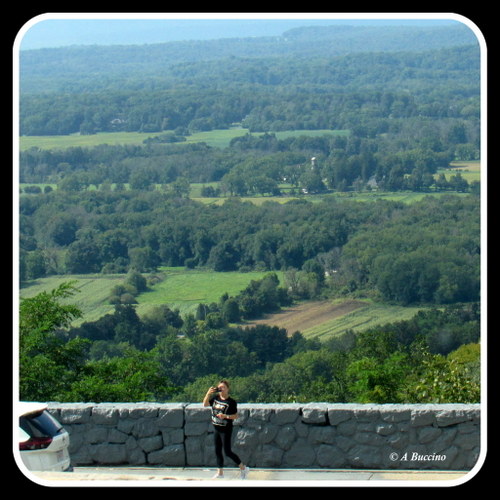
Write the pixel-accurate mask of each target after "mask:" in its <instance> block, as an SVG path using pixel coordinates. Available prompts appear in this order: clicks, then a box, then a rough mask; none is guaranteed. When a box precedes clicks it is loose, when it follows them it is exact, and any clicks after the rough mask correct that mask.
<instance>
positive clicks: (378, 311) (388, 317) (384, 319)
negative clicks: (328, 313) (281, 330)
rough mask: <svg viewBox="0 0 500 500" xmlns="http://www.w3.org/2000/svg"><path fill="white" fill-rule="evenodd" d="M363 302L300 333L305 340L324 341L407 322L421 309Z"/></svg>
mask: <svg viewBox="0 0 500 500" xmlns="http://www.w3.org/2000/svg"><path fill="white" fill-rule="evenodd" d="M364 302H366V305H365V306H362V307H360V308H359V309H356V310H354V311H352V312H349V313H347V314H345V315H343V316H339V317H336V318H333V319H331V320H329V321H325V322H323V323H321V324H318V325H316V326H313V327H311V328H308V329H306V330H304V331H303V332H302V333H303V334H304V336H305V337H307V338H317V339H320V340H324V339H327V338H328V337H332V336H335V335H339V334H341V333H343V332H345V331H346V330H355V331H363V330H366V329H368V328H372V327H374V326H377V325H381V324H386V323H392V322H395V321H403V320H408V319H410V318H412V317H413V316H414V315H415V314H416V313H417V312H418V311H420V310H421V309H422V308H421V307H403V306H395V305H390V304H382V303H375V302H371V301H369V300H366V301H364Z"/></svg>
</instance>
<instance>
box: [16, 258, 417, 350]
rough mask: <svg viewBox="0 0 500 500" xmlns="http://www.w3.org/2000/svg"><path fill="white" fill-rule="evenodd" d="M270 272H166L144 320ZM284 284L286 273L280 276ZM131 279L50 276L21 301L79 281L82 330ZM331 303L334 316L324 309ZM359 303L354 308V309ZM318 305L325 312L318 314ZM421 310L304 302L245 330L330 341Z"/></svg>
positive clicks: (141, 302)
mask: <svg viewBox="0 0 500 500" xmlns="http://www.w3.org/2000/svg"><path fill="white" fill-rule="evenodd" d="M266 273H267V271H266V272H257V271H254V272H248V273H240V272H225V273H221V272H214V271H204V270H194V269H193V270H188V269H185V268H183V267H163V268H161V269H160V270H159V273H156V275H157V276H158V275H161V276H162V278H163V279H162V281H159V282H158V283H156V284H155V285H153V286H151V287H150V289H149V290H148V291H146V292H144V293H141V294H140V295H139V296H138V297H137V302H138V304H137V305H136V308H137V313H138V314H139V316H142V315H144V314H145V313H146V312H148V311H149V310H151V309H152V308H154V307H156V306H159V305H161V304H167V305H168V306H169V307H170V308H171V309H178V310H179V311H180V313H181V315H185V314H186V313H194V312H195V310H196V307H197V306H198V304H199V303H205V304H209V303H212V302H218V301H219V299H220V297H221V296H222V295H223V294H224V293H228V294H229V295H232V296H234V295H237V294H238V293H239V292H240V291H241V290H243V289H244V288H246V286H247V285H248V284H249V283H250V281H251V280H257V279H261V278H262V277H263V276H264V275H265V274H266ZM276 274H277V275H278V278H279V279H280V280H282V279H283V275H282V273H281V272H277V273H276ZM125 277H126V275H125V274H88V275H65V276H50V277H46V278H40V279H37V280H33V281H31V282H27V283H24V284H23V286H22V287H21V289H20V297H21V298H28V297H32V296H34V295H36V294H38V293H40V292H43V291H46V292H49V291H51V290H53V289H54V288H56V287H57V286H59V285H60V284H61V283H63V282H66V281H69V280H75V281H76V284H75V286H76V288H77V289H78V292H77V293H76V294H75V295H73V297H70V298H68V299H65V301H64V302H67V303H72V304H76V305H78V307H80V309H81V310H82V312H83V317H82V318H81V319H79V320H76V321H75V322H74V326H77V325H79V324H81V323H83V322H85V321H96V320H97V319H99V318H100V317H101V316H103V315H105V314H110V313H113V311H114V306H113V305H111V304H110V303H109V302H108V298H109V296H110V294H111V290H112V288H113V287H114V286H115V285H117V284H119V283H121V282H123V281H124V279H125ZM326 302H328V303H329V306H330V307H329V309H328V311H326V310H325V308H324V305H325V304H326ZM354 303H355V305H354V307H353V304H354ZM318 304H320V305H321V309H318ZM420 309H421V308H418V307H402V306H393V305H388V304H381V303H375V302H373V301H371V300H368V299H356V300H352V299H336V300H334V301H331V300H330V301H323V302H318V301H311V302H301V303H300V304H298V305H294V306H292V307H291V308H287V309H284V310H283V311H281V312H279V313H276V314H272V315H268V316H266V317H265V318H263V319H260V320H257V321H253V322H245V323H243V324H244V325H248V326H251V325H252V324H257V323H265V324H270V325H276V326H279V327H282V328H286V329H287V330H288V333H289V334H290V335H291V334H293V333H294V332H295V331H297V330H299V331H301V333H302V334H303V335H304V336H305V337H308V338H318V339H320V340H326V339H328V338H329V337H331V336H336V335H339V334H341V333H342V332H344V331H345V330H349V329H352V330H355V331H361V330H365V329H367V328H370V327H373V326H376V325H378V324H384V323H389V322H393V321H401V320H405V319H409V318H411V317H412V316H413V315H414V314H415V313H416V312H418V311H419V310H420Z"/></svg>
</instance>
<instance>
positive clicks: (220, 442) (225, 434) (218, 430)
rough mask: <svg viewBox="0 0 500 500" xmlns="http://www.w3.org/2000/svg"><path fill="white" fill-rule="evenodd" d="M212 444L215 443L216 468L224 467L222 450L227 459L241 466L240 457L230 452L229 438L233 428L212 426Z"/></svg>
mask: <svg viewBox="0 0 500 500" xmlns="http://www.w3.org/2000/svg"><path fill="white" fill-rule="evenodd" d="M213 427H214V443H215V455H216V456H217V467H218V468H219V469H222V467H224V457H223V456H222V448H224V453H225V454H226V456H227V457H229V458H230V459H231V460H233V462H234V463H235V464H236V465H240V464H241V460H240V457H239V456H238V455H236V453H234V452H233V451H232V450H231V436H232V434H233V426H232V425H231V426H227V427H222V426H220V425H214V426H213Z"/></svg>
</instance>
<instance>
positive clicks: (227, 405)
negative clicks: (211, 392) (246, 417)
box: [210, 396, 238, 427]
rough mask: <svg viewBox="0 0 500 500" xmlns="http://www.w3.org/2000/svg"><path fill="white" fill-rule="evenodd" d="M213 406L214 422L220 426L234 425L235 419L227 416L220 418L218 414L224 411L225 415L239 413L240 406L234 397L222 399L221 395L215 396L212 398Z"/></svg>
mask: <svg viewBox="0 0 500 500" xmlns="http://www.w3.org/2000/svg"><path fill="white" fill-rule="evenodd" d="M210 406H211V407H212V423H213V424H214V425H217V426H220V427H232V426H233V420H232V419H226V418H219V417H217V414H219V413H223V414H224V415H234V414H235V413H238V406H237V404H236V401H235V400H234V399H233V398H227V399H222V398H221V397H220V396H215V397H214V398H212V399H211V400H210Z"/></svg>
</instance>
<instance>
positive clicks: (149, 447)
mask: <svg viewBox="0 0 500 500" xmlns="http://www.w3.org/2000/svg"><path fill="white" fill-rule="evenodd" d="M137 443H138V444H139V446H140V447H141V448H142V449H143V450H144V451H145V452H146V453H149V452H150V451H154V450H159V449H160V448H161V447H162V446H163V438H162V437H161V435H159V436H152V437H147V438H142V439H138V440H137Z"/></svg>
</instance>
